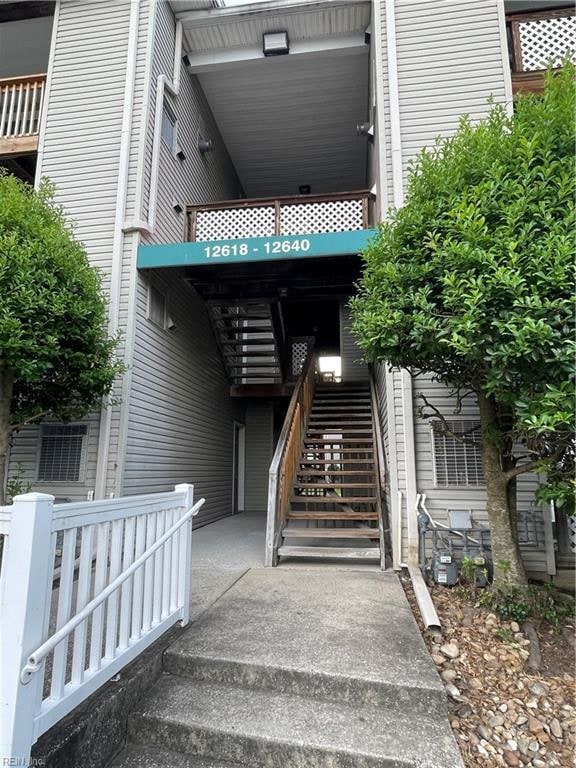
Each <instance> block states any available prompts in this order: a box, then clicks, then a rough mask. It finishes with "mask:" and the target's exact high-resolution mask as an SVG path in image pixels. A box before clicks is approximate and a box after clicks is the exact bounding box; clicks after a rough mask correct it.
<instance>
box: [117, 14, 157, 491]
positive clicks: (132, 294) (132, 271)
mask: <svg viewBox="0 0 576 768" xmlns="http://www.w3.org/2000/svg"><path fill="white" fill-rule="evenodd" d="M156 13H157V4H156V3H152V4H151V5H150V6H149V8H148V36H147V40H146V60H145V68H144V83H145V86H144V89H143V93H142V117H141V120H140V135H139V137H138V162H137V165H136V176H135V178H136V180H137V181H139V180H140V179H143V178H144V176H145V173H146V155H147V152H146V138H147V136H148V119H149V115H150V111H151V104H150V94H151V85H152V83H151V80H152V65H153V60H154V40H155V33H156ZM140 56H141V54H140ZM143 193H144V189H143V186H142V185H141V184H137V185H136V189H135V195H134V202H133V207H132V210H133V211H139V210H141V207H142V197H143ZM129 205H130V203H129V202H128V206H129ZM140 240H141V236H140V235H139V233H134V236H133V238H132V243H131V247H130V249H129V251H130V252H129V254H128V255H127V254H125V260H126V261H129V265H128V266H127V267H126V269H128V270H129V286H130V287H129V291H128V298H127V300H128V307H129V308H130V309H129V311H128V317H127V322H126V333H125V337H124V339H125V341H124V361H125V363H126V370H125V372H124V378H123V382H122V392H123V393H124V397H125V400H126V402H125V403H124V404H123V405H122V407H121V409H120V424H119V427H118V449H117V466H116V477H115V482H114V494H115V495H116V496H121V495H122V493H123V483H124V471H125V466H126V446H127V442H128V428H129V416H130V413H129V397H130V392H131V386H132V370H133V360H134V347H135V339H136V314H137V312H136V307H137V291H138V280H137V268H136V259H137V253H138V246H139V244H140Z"/></svg>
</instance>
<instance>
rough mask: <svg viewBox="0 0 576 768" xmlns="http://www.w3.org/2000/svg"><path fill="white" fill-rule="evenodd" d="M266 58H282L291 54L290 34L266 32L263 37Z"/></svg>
mask: <svg viewBox="0 0 576 768" xmlns="http://www.w3.org/2000/svg"><path fill="white" fill-rule="evenodd" d="M262 50H263V52H264V56H282V55H283V54H285V53H289V52H290V45H289V42H288V32H265V33H264V34H263V35H262Z"/></svg>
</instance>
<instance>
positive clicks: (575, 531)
mask: <svg viewBox="0 0 576 768" xmlns="http://www.w3.org/2000/svg"><path fill="white" fill-rule="evenodd" d="M568 545H569V546H570V551H571V552H576V515H571V516H570V517H569V518H568Z"/></svg>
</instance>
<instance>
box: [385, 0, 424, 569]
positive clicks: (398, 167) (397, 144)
mask: <svg viewBox="0 0 576 768" xmlns="http://www.w3.org/2000/svg"><path fill="white" fill-rule="evenodd" d="M385 7H386V49H387V58H388V88H389V92H390V143H391V149H392V188H393V200H394V207H395V208H400V207H401V206H402V205H403V203H404V178H403V167H402V135H401V126H400V95H399V87H398V51H397V45H396V13H395V0H385ZM401 378H402V430H403V437H404V464H405V472H406V516H407V526H408V557H407V560H408V564H409V565H416V564H417V563H418V526H417V522H416V495H417V494H416V451H415V441H414V404H413V392H412V377H411V376H410V373H409V372H408V371H407V370H402V372H401Z"/></svg>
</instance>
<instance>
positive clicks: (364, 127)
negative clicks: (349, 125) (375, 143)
mask: <svg viewBox="0 0 576 768" xmlns="http://www.w3.org/2000/svg"><path fill="white" fill-rule="evenodd" d="M356 134H357V135H358V136H366V137H367V138H368V139H373V138H374V126H373V125H372V123H359V124H358V125H357V126H356Z"/></svg>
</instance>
